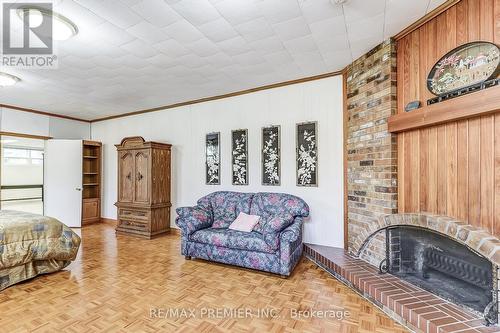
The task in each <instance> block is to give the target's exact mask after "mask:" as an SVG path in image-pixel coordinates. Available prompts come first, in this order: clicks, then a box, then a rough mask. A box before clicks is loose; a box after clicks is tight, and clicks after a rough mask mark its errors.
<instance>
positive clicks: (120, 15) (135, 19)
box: [76, 0, 142, 29]
mask: <svg viewBox="0 0 500 333" xmlns="http://www.w3.org/2000/svg"><path fill="white" fill-rule="evenodd" d="M76 2H77V3H78V4H80V5H82V6H85V7H87V8H89V9H90V10H91V11H92V12H94V13H95V14H96V15H98V16H100V17H102V18H104V19H106V20H108V21H109V22H111V23H113V24H114V25H116V26H118V27H120V28H122V29H127V28H128V27H131V26H133V25H135V24H137V23H139V22H141V20H142V18H141V17H140V16H139V15H137V14H136V13H134V12H133V11H132V10H131V9H130V8H128V7H127V6H123V5H120V1H118V0H106V1H99V0H85V1H83V0H76Z"/></svg>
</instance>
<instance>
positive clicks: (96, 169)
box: [82, 140, 102, 225]
mask: <svg viewBox="0 0 500 333" xmlns="http://www.w3.org/2000/svg"><path fill="white" fill-rule="evenodd" d="M101 165H102V144H101V143H100V142H96V141H86V140H85V141H83V171H82V183H83V189H82V191H83V193H82V198H83V202H82V205H83V206H82V225H86V224H90V223H95V222H99V221H100V220H101Z"/></svg>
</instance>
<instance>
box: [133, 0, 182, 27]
mask: <svg viewBox="0 0 500 333" xmlns="http://www.w3.org/2000/svg"><path fill="white" fill-rule="evenodd" d="M132 10H134V11H135V12H136V13H137V14H138V15H140V16H141V17H142V18H144V19H145V20H147V21H148V22H150V23H151V24H154V25H156V26H158V27H165V26H167V25H170V24H172V23H174V22H177V21H179V20H181V19H182V16H180V15H179V14H178V13H177V12H176V11H175V10H173V9H172V8H171V7H170V6H169V5H168V4H167V3H165V1H164V0H143V1H141V2H139V3H138V4H136V5H135V6H133V7H132Z"/></svg>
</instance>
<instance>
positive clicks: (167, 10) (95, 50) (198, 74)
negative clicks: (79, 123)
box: [0, 0, 444, 119]
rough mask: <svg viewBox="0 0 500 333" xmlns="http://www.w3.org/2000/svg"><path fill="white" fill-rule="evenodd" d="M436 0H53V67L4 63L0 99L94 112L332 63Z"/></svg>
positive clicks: (300, 73) (338, 65) (319, 69)
mask: <svg viewBox="0 0 500 333" xmlns="http://www.w3.org/2000/svg"><path fill="white" fill-rule="evenodd" d="M443 1H444V0H422V2H423V3H421V2H420V1H408V0H387V1H385V0H350V1H348V2H347V3H346V4H345V5H344V6H343V7H342V6H340V5H334V4H332V3H331V2H330V0H64V1H59V2H58V4H57V7H56V10H57V11H58V12H59V13H61V14H62V15H65V16H67V17H68V18H69V19H71V20H72V21H73V22H75V24H77V26H78V28H79V33H78V34H77V35H76V36H75V37H74V38H71V39H69V40H67V41H60V42H57V43H56V54H57V56H58V59H59V68H58V69H57V70H35V69H22V70H21V69H9V70H8V72H9V73H11V74H13V75H16V76H19V77H21V79H22V81H21V82H19V84H18V85H16V86H14V87H10V88H4V89H0V100H1V101H2V102H3V103H5V104H14V105H20V106H24V107H28V108H34V109H38V110H42V111H48V112H54V113H60V114H70V115H73V116H77V117H82V118H85V119H94V118H100V117H104V116H109V115H117V114H121V113H125V112H129V111H135V110H139V109H146V108H150V107H157V106H159V105H167V104H172V103H176V102H182V101H186V100H191V99H197V98H201V97H205V96H212V95H217V94H223V93H228V92H231V91H238V90H241V89H249V88H252V87H255V86H259V85H265V84H271V83H276V82H281V81H287V80H292V79H297V78H300V77H304V76H309V75H315V74H320V73H324V72H331V71H336V70H340V69H342V68H344V67H345V66H346V65H348V64H349V63H351V62H352V60H353V58H357V57H359V56H361V55H362V54H364V53H366V52H367V51H369V50H370V49H372V48H373V47H374V46H376V45H377V44H379V43H380V42H382V41H383V39H384V37H388V36H391V35H393V34H395V33H397V32H398V31H399V30H400V29H401V28H402V27H406V26H408V25H410V24H411V23H412V21H415V20H417V19H418V18H419V17H420V16H422V15H423V13H424V11H425V10H427V11H429V10H432V9H433V8H435V7H436V6H438V5H440V4H441V3H442V2H443ZM172 6H173V7H174V8H173V7H172ZM342 9H343V10H344V11H345V16H344V15H343V14H342ZM384 11H385V12H384ZM384 17H385V22H384ZM346 22H347V23H348V27H346ZM384 30H385V32H384Z"/></svg>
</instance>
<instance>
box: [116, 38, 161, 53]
mask: <svg viewBox="0 0 500 333" xmlns="http://www.w3.org/2000/svg"><path fill="white" fill-rule="evenodd" d="M120 48H122V49H123V50H125V51H128V52H129V53H131V54H133V55H135V56H137V57H140V58H149V57H153V56H155V55H156V54H157V53H158V51H157V50H155V49H154V48H153V47H151V46H149V45H148V44H147V43H146V42H143V41H142V40H140V39H135V40H133V41H132V42H130V43H127V44H123V45H121V46H120Z"/></svg>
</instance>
